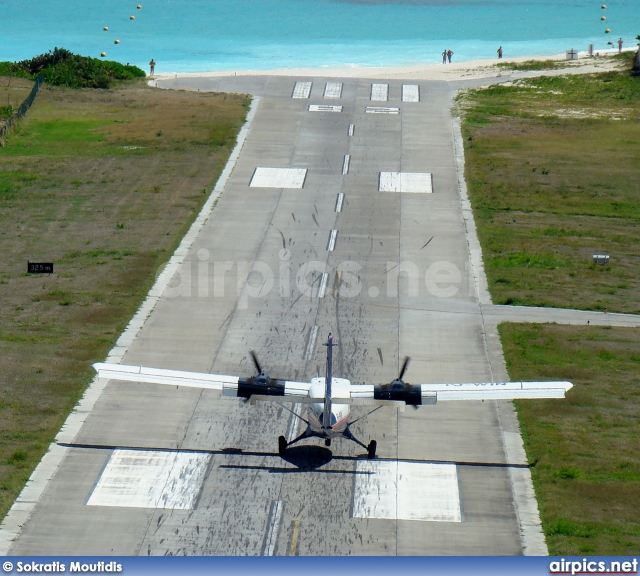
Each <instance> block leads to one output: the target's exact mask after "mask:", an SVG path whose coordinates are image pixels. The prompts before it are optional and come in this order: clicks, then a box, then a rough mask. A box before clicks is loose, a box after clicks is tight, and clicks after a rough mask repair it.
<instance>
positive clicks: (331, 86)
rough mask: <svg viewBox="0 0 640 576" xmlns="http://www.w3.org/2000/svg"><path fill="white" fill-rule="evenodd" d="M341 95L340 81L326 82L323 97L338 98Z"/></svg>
mask: <svg viewBox="0 0 640 576" xmlns="http://www.w3.org/2000/svg"><path fill="white" fill-rule="evenodd" d="M341 96H342V82H327V84H326V86H325V87H324V97H325V98H340V97H341Z"/></svg>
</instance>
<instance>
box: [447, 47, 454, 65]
mask: <svg viewBox="0 0 640 576" xmlns="http://www.w3.org/2000/svg"><path fill="white" fill-rule="evenodd" d="M451 56H453V51H452V50H447V58H449V64H451Z"/></svg>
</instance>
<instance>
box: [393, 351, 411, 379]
mask: <svg viewBox="0 0 640 576" xmlns="http://www.w3.org/2000/svg"><path fill="white" fill-rule="evenodd" d="M409 362H411V358H410V357H409V356H405V357H404V362H403V363H402V368H400V374H398V377H397V378H396V380H395V381H396V382H402V383H403V384H404V380H403V379H402V378H403V377H404V373H405V372H406V371H407V368H408V367H409Z"/></svg>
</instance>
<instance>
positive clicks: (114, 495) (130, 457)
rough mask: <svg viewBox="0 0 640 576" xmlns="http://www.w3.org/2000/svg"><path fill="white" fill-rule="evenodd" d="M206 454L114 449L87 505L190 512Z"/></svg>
mask: <svg viewBox="0 0 640 576" xmlns="http://www.w3.org/2000/svg"><path fill="white" fill-rule="evenodd" d="M209 458H210V455H209V454H198V453H192V452H189V453H185V452H168V451H167V452H164V451H163V452H161V451H146V450H114V452H113V454H112V455H111V458H110V459H109V462H107V465H106V467H105V469H104V470H103V471H102V474H101V476H100V479H99V480H98V483H97V484H96V487H95V488H94V489H93V492H92V493H91V497H90V498H89V501H88V502H87V504H88V505H89V506H120V507H126V508H167V509H172V510H191V509H192V508H193V505H194V502H195V500H196V497H197V496H198V493H199V492H200V485H201V484H202V480H203V477H204V473H205V470H206V468H207V465H208V464H209Z"/></svg>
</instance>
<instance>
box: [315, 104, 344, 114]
mask: <svg viewBox="0 0 640 576" xmlns="http://www.w3.org/2000/svg"><path fill="white" fill-rule="evenodd" d="M309 112H342V106H331V105H329V104H309Z"/></svg>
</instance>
